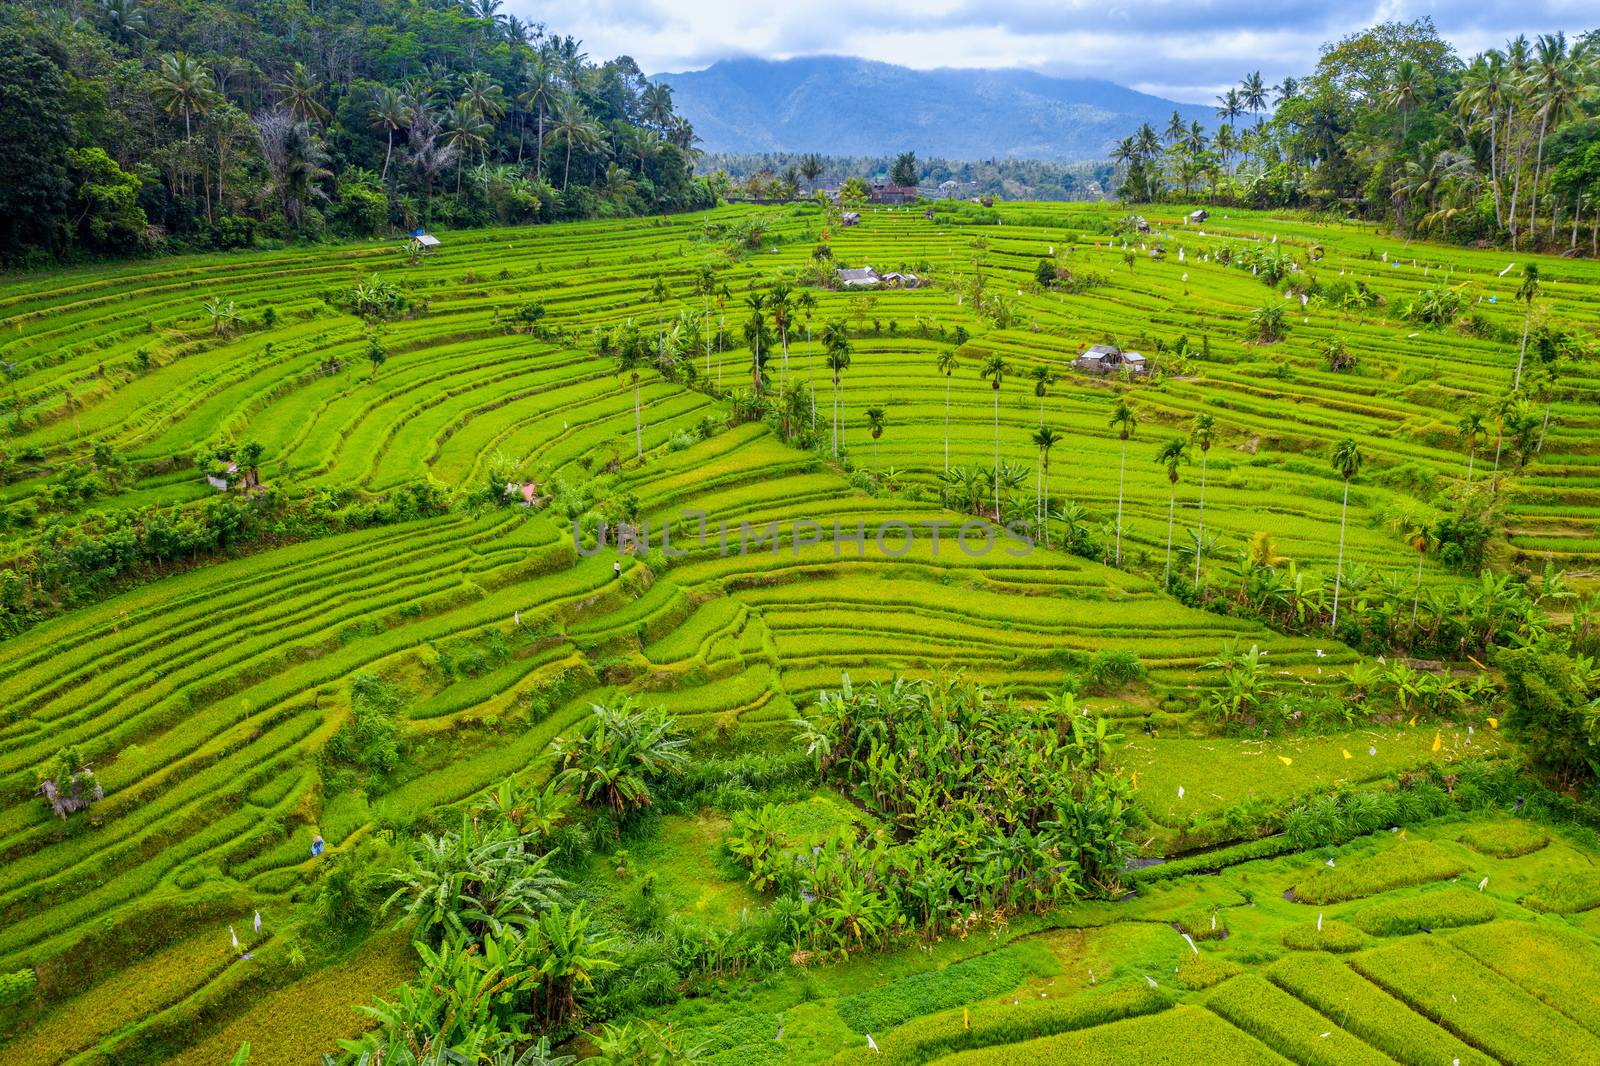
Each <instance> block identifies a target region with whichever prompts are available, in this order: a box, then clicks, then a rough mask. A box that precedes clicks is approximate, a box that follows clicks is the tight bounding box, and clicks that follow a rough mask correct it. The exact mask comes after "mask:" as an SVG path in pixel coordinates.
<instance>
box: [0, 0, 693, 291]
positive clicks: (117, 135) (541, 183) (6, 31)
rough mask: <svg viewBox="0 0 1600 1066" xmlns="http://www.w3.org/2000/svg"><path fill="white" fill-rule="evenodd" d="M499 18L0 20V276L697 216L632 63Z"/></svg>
mask: <svg viewBox="0 0 1600 1066" xmlns="http://www.w3.org/2000/svg"><path fill="white" fill-rule="evenodd" d="M500 7H501V4H500V3H499V0H367V2H360V3H358V2H356V0H331V2H322V3H307V2H304V0H288V2H285V3H281V4H273V5H267V6H263V5H254V4H243V3H238V2H234V0H96V2H94V3H92V4H75V5H72V6H70V7H68V6H61V5H55V4H50V3H46V2H44V0H23V2H19V3H15V4H8V5H6V6H5V8H4V10H3V11H0V128H4V129H5V130H6V136H5V138H4V139H3V140H0V261H4V262H5V263H6V264H8V265H12V266H17V265H23V266H35V265H42V264H45V263H48V262H49V261H51V260H52V259H60V258H71V257H84V256H112V255H129V254H139V253H148V252H151V251H155V250H158V249H161V248H164V247H170V248H174V249H177V248H232V247H241V246H249V245H252V244H258V243H262V242H271V241H289V240H295V239H300V238H313V239H314V238H318V237H321V236H324V235H336V236H347V237H365V236H373V235H378V234H382V233H386V232H393V231H397V230H404V231H409V230H412V229H415V228H418V227H422V226H429V225H453V226H472V225H489V224H520V223H531V222H546V221H554V220H560V219H574V218H591V217H600V216H617V215H634V214H642V213H646V212H657V211H668V210H683V209H688V208H696V207H707V206H710V205H711V204H712V203H713V202H714V199H713V194H712V192H711V190H710V186H709V185H708V184H707V183H705V182H704V181H699V180H696V179H695V178H694V176H693V172H694V163H695V157H696V155H697V151H696V149H695V148H694V143H695V140H696V137H695V134H694V130H693V128H692V127H691V126H690V124H689V123H688V122H687V121H685V120H684V119H683V117H682V116H680V115H678V114H677V113H676V112H675V111H674V110H673V105H672V91H671V89H670V88H669V87H667V86H665V85H656V84H652V83H650V82H649V81H648V80H647V79H646V78H645V77H644V75H643V73H642V72H641V71H640V70H639V67H638V65H637V64H635V63H634V61H633V60H632V59H630V58H628V57H626V56H623V57H619V58H617V59H614V60H610V61H606V62H595V61H592V60H591V59H590V58H589V57H588V55H587V54H586V53H585V52H584V51H583V47H582V44H581V43H580V42H578V41H576V40H574V39H573V38H571V37H562V36H557V35H555V34H552V33H549V32H547V31H546V29H545V27H544V26H543V25H542V24H535V23H527V22H523V21H522V20H521V19H519V18H517V17H516V16H506V15H503V14H501V13H500V11H499V8H500Z"/></svg>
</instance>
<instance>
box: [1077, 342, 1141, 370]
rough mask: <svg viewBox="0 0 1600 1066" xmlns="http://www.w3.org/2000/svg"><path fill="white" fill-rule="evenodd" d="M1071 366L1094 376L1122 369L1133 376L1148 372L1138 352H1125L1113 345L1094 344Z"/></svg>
mask: <svg viewBox="0 0 1600 1066" xmlns="http://www.w3.org/2000/svg"><path fill="white" fill-rule="evenodd" d="M1072 365H1073V366H1074V367H1076V368H1077V369H1079V370H1088V371H1090V372H1092V373H1095V374H1113V373H1116V372H1118V371H1120V370H1122V369H1123V368H1127V370H1128V371H1129V372H1130V373H1133V374H1144V373H1146V372H1147V371H1148V370H1149V364H1148V363H1147V362H1146V361H1145V357H1144V356H1142V355H1140V354H1139V353H1138V352H1125V351H1123V350H1122V349H1121V348H1118V347H1117V346H1116V345H1115V344H1096V345H1095V346H1094V347H1092V348H1090V349H1089V350H1088V351H1086V352H1084V353H1083V354H1082V355H1080V356H1078V358H1077V359H1075V360H1074V361H1073V363H1072Z"/></svg>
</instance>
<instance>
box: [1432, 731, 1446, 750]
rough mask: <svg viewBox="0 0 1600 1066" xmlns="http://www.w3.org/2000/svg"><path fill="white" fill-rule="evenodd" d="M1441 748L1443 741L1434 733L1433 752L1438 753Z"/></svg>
mask: <svg viewBox="0 0 1600 1066" xmlns="http://www.w3.org/2000/svg"><path fill="white" fill-rule="evenodd" d="M1442 747H1444V739H1443V738H1442V737H1440V736H1439V734H1438V732H1437V731H1435V733H1434V734H1433V750H1434V751H1438V750H1439V749H1440V748H1442Z"/></svg>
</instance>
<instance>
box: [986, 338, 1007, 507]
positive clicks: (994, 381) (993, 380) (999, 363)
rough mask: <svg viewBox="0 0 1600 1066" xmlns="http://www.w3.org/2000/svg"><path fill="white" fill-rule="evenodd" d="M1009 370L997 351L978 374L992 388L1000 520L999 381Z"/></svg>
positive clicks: (996, 495) (996, 500) (995, 493)
mask: <svg viewBox="0 0 1600 1066" xmlns="http://www.w3.org/2000/svg"><path fill="white" fill-rule="evenodd" d="M1010 371H1011V364H1010V363H1008V362H1006V361H1005V357H1003V356H1002V355H1000V354H999V353H998V352H996V353H995V354H993V355H991V356H989V358H988V359H986V360H984V363H983V368H982V369H981V370H979V371H978V376H979V377H980V378H982V379H983V380H985V381H988V382H990V384H991V385H992V387H993V388H994V517H995V521H996V522H998V521H999V520H1000V382H1001V380H1002V379H1003V378H1004V377H1005V376H1006V374H1008V373H1009V372H1010Z"/></svg>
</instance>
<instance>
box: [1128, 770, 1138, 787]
mask: <svg viewBox="0 0 1600 1066" xmlns="http://www.w3.org/2000/svg"><path fill="white" fill-rule="evenodd" d="M1128 784H1129V785H1131V786H1133V787H1134V788H1138V787H1139V771H1137V770H1135V771H1133V773H1131V774H1129V775H1128Z"/></svg>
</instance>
